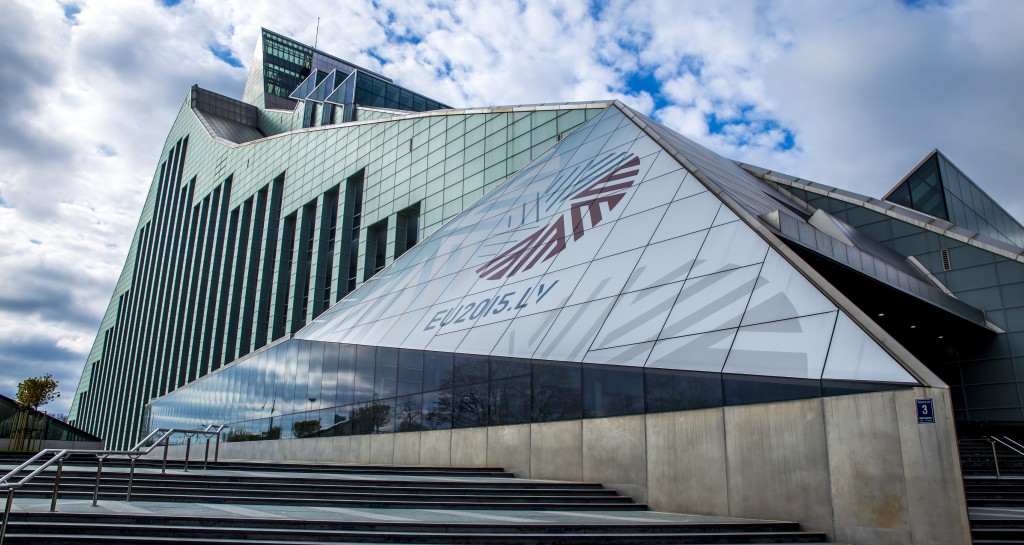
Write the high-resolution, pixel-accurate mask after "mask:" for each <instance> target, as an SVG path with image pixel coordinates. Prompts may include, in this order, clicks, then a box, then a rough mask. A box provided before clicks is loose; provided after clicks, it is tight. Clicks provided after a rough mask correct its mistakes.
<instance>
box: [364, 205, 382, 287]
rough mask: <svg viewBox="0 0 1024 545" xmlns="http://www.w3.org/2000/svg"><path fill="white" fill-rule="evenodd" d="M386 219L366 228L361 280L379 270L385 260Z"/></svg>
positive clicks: (368, 277)
mask: <svg viewBox="0 0 1024 545" xmlns="http://www.w3.org/2000/svg"><path fill="white" fill-rule="evenodd" d="M387 253H388V220H386V219H385V220H381V221H378V222H377V223H375V224H373V225H371V226H370V227H368V228H367V229H366V264H365V267H364V270H363V281H364V282H365V281H366V280H369V279H370V277H371V276H373V275H375V274H377V273H378V272H380V270H381V269H383V268H384V263H385V262H386V261H387Z"/></svg>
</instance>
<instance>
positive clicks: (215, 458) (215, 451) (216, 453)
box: [213, 426, 224, 462]
mask: <svg viewBox="0 0 1024 545" xmlns="http://www.w3.org/2000/svg"><path fill="white" fill-rule="evenodd" d="M223 427H224V426H221V427H219V428H217V446H216V447H215V448H214V449H213V461H214V462H218V461H220V430H221V429H222V428H223Z"/></svg>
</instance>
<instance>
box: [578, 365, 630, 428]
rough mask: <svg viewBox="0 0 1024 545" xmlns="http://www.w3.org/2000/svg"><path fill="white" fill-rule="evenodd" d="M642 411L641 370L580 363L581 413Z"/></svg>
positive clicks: (595, 415) (590, 415) (601, 414)
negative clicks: (581, 375) (581, 374)
mask: <svg viewBox="0 0 1024 545" xmlns="http://www.w3.org/2000/svg"><path fill="white" fill-rule="evenodd" d="M643 412H644V372H643V369H636V368H624V367H616V366H603V365H602V366H596V365H584V366H583V416H584V418H599V417H606V416H623V415H628V414H642V413H643Z"/></svg>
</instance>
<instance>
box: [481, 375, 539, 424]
mask: <svg viewBox="0 0 1024 545" xmlns="http://www.w3.org/2000/svg"><path fill="white" fill-rule="evenodd" d="M505 361H506V362H510V363H511V362H515V363H526V366H527V372H529V362H525V361H523V360H505ZM530 394H531V390H530V376H529V375H525V376H520V377H516V378H511V379H505V380H495V381H492V382H491V384H490V398H489V412H488V416H489V418H488V423H489V424H490V425H492V426H502V425H508V424H525V423H528V422H529V421H530Z"/></svg>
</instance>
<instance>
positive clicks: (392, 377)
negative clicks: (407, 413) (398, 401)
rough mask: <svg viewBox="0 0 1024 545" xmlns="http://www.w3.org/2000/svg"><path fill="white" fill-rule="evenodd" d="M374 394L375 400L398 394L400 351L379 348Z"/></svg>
mask: <svg viewBox="0 0 1024 545" xmlns="http://www.w3.org/2000/svg"><path fill="white" fill-rule="evenodd" d="M373 393H374V396H375V399H385V398H389V397H395V395H397V393H398V349H397V348H386V347H383V346H381V347H378V348H377V365H376V371H375V373H374V387H373Z"/></svg>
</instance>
